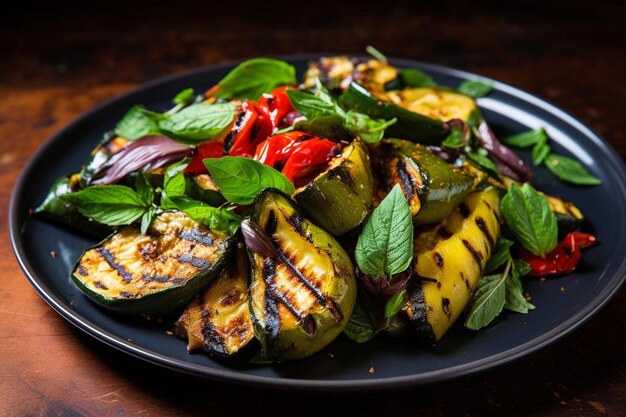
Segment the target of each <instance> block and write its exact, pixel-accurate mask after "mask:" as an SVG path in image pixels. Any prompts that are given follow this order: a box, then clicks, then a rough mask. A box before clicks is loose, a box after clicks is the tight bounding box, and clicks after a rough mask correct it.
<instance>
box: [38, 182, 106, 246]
mask: <svg viewBox="0 0 626 417" xmlns="http://www.w3.org/2000/svg"><path fill="white" fill-rule="evenodd" d="M79 183H80V176H79V174H77V173H76V174H68V175H65V176H63V177H61V178H59V179H58V180H56V181H55V182H54V184H52V187H51V188H50V191H49V192H48V195H47V196H46V198H45V200H44V201H43V203H41V205H40V206H39V207H37V208H36V209H35V212H34V214H35V215H37V216H40V217H42V218H45V219H50V220H53V221H56V222H58V223H61V224H63V225H64V226H69V227H71V228H73V229H75V230H77V231H79V232H82V233H86V234H88V235H90V236H94V237H96V238H99V239H102V238H104V237H105V236H107V235H109V234H110V233H111V232H112V231H113V229H111V228H110V227H109V226H106V225H104V224H100V223H98V222H96V221H93V220H92V219H90V218H88V217H85V216H83V215H82V214H80V213H79V212H78V210H76V209H75V208H74V207H73V206H72V205H71V204H70V203H68V202H66V201H63V200H61V198H60V197H61V196H62V195H66V194H71V193H73V192H75V191H78V190H79Z"/></svg>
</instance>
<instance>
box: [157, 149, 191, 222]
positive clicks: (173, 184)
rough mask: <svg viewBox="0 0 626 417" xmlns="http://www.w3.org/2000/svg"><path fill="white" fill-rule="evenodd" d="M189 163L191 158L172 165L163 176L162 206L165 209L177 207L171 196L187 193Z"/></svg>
mask: <svg viewBox="0 0 626 417" xmlns="http://www.w3.org/2000/svg"><path fill="white" fill-rule="evenodd" d="M188 164H189V159H188V158H185V159H183V160H182V161H179V162H176V163H175V164H172V165H170V166H169V167H168V168H167V170H166V171H165V175H164V176H163V191H162V192H161V207H162V208H163V209H165V210H167V209H175V208H177V206H176V204H174V203H173V202H172V200H171V199H170V198H171V197H176V196H181V195H185V187H186V184H185V173H184V172H185V168H187V165H188Z"/></svg>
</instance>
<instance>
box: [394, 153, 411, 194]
mask: <svg viewBox="0 0 626 417" xmlns="http://www.w3.org/2000/svg"><path fill="white" fill-rule="evenodd" d="M396 170H397V172H398V177H399V178H400V181H401V182H402V185H403V186H404V191H405V192H406V198H407V200H411V199H412V198H413V196H414V195H415V184H414V183H413V177H412V176H411V174H410V173H409V171H407V169H406V164H405V163H404V161H402V160H398V162H397V164H396Z"/></svg>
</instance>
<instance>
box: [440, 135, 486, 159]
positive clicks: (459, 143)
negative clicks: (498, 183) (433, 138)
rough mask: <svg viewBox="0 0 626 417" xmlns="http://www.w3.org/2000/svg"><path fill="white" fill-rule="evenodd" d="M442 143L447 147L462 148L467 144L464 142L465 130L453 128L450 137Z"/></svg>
mask: <svg viewBox="0 0 626 417" xmlns="http://www.w3.org/2000/svg"><path fill="white" fill-rule="evenodd" d="M441 144H442V145H443V146H445V147H447V148H462V147H463V146H465V142H463V130H462V129H459V128H454V129H452V132H450V134H449V135H448V137H447V138H446V139H445V140H444V141H443V142H441ZM494 167H495V165H494Z"/></svg>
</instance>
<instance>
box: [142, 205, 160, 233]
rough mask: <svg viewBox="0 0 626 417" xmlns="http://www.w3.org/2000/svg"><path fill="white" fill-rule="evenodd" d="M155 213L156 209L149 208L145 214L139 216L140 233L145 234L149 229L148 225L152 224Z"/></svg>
mask: <svg viewBox="0 0 626 417" xmlns="http://www.w3.org/2000/svg"><path fill="white" fill-rule="evenodd" d="M156 212H157V208H156V207H150V208H149V209H148V210H146V212H145V213H144V214H143V215H142V216H141V233H143V234H145V233H146V232H147V231H148V228H149V227H150V223H152V219H153V218H154V215H155V214H156Z"/></svg>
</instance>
